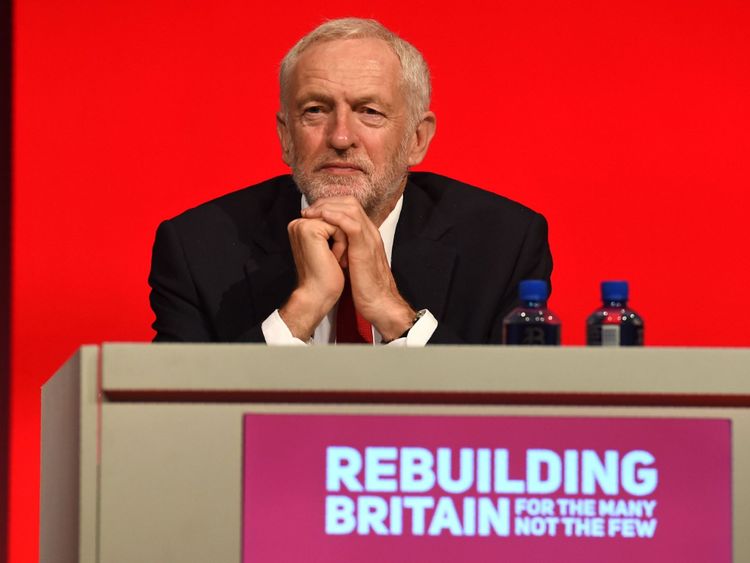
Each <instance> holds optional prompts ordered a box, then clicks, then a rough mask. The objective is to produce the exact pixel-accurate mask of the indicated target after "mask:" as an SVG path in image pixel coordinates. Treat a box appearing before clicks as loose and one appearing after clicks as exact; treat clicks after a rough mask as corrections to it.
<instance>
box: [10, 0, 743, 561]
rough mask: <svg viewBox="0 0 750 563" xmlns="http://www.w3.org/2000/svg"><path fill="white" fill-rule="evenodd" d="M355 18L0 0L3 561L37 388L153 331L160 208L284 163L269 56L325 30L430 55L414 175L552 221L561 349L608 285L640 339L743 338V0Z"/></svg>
mask: <svg viewBox="0 0 750 563" xmlns="http://www.w3.org/2000/svg"><path fill="white" fill-rule="evenodd" d="M349 6H350V3H349V2H343V1H340V0H332V1H330V2H327V3H326V4H325V8H324V9H319V8H317V7H315V8H311V7H310V5H308V4H304V3H301V2H299V3H297V2H292V3H288V2H257V3H255V2H248V1H247V0H224V1H222V2H210V3H209V2H203V1H196V0H149V1H146V0H111V1H108V2H100V1H95V0H73V1H71V0H16V7H15V9H16V20H15V33H16V44H15V47H16V50H15V80H16V83H15V104H16V108H15V116H14V119H15V157H14V166H15V179H14V207H13V214H14V231H13V237H14V238H13V251H14V259H13V279H12V284H13V286H12V287H13V291H14V301H13V315H14V316H13V327H12V328H13V342H12V351H13V366H12V374H13V379H12V411H11V418H12V429H11V440H12V444H11V468H10V470H11V524H10V542H11V543H10V561H11V562H12V563H27V562H29V561H34V560H36V558H37V521H38V478H39V473H38V463H39V455H38V450H39V438H38V436H39V388H40V386H41V384H42V383H43V382H44V381H45V380H46V379H47V378H48V377H49V376H50V375H51V374H52V373H53V371H54V370H55V369H56V368H57V367H58V366H59V365H60V364H62V363H63V362H64V361H65V359H66V358H67V357H68V356H69V355H70V354H71V353H73V351H74V350H75V349H76V348H77V347H78V346H79V345H81V344H83V343H90V342H101V341H105V340H119V341H123V340H125V341H133V340H135V341H141V340H149V339H150V338H151V335H152V332H151V330H150V328H149V325H150V322H151V320H152V316H151V313H150V311H149V309H148V304H147V298H148V287H147V285H146V277H147V274H148V268H149V257H150V246H151V243H152V240H153V233H154V230H155V228H156V226H157V224H158V222H159V221H160V220H161V219H163V218H166V217H169V216H172V215H174V214H177V213H178V212H180V211H182V210H184V209H185V208H187V207H189V206H192V205H195V204H197V203H199V202H202V201H204V200H207V199H209V198H211V197H214V196H217V195H219V194H221V193H224V192H227V191H230V190H234V189H237V188H240V187H242V186H245V185H248V184H250V183H253V182H256V181H260V180H262V179H264V178H267V177H269V176H271V175H275V174H278V173H283V172H285V171H286V170H285V167H284V166H283V164H282V162H281V159H280V152H279V149H278V146H277V140H276V137H275V129H274V112H275V110H276V108H277V102H276V99H277V94H278V92H277V87H276V69H277V64H278V61H279V59H280V58H281V57H282V55H283V54H284V52H285V51H286V49H287V48H288V47H289V46H290V45H291V44H292V43H293V42H294V40H295V39H296V38H298V37H299V36H300V35H301V34H303V33H304V32H306V31H307V30H309V29H310V28H312V27H313V26H314V25H316V24H317V23H319V22H320V21H321V20H322V19H323V18H326V17H338V16H343V15H359V16H365V17H376V18H378V19H380V20H381V21H383V23H385V24H386V25H388V26H390V27H391V28H392V29H394V30H396V31H398V32H400V33H401V34H402V35H403V36H404V37H405V38H407V39H409V40H411V41H412V42H413V43H415V44H416V45H417V46H419V47H420V48H421V49H422V51H423V52H424V54H425V56H426V58H427V59H428V61H429V62H430V64H431V67H432V71H433V75H434V91H435V95H434V103H433V108H434V110H435V111H436V113H437V115H438V134H437V137H436V139H435V142H434V144H433V146H432V148H431V151H430V154H429V155H428V157H427V160H426V161H425V163H424V164H423V166H422V167H421V168H422V169H430V170H433V171H436V172H440V173H443V174H447V175H451V176H455V177H458V178H460V179H462V180H464V181H467V182H470V183H474V184H477V185H479V186H482V187H485V188H487V189H490V190H492V191H497V192H499V193H503V194H505V195H507V196H510V197H512V198H514V199H517V200H519V201H521V202H523V203H525V204H527V205H529V206H531V207H533V208H535V209H537V210H539V211H541V212H543V213H544V214H545V215H546V216H547V218H548V219H549V222H550V228H551V244H552V250H553V254H554V257H555V273H554V277H553V284H554V295H553V298H552V300H551V303H550V304H551V307H552V308H553V309H554V310H556V312H557V313H558V314H559V315H560V316H561V317H562V319H563V322H564V326H563V340H564V343H566V344H581V343H582V341H583V325H584V319H585V317H586V315H587V313H588V312H589V311H590V310H592V309H593V308H594V307H595V306H597V304H598V282H599V281H600V280H602V279H607V278H625V279H628V280H630V282H631V294H632V305H633V307H634V308H636V309H637V310H638V311H639V312H641V313H642V315H643V316H644V317H645V319H646V340H647V343H648V344H650V345H688V346H696V345H699V346H704V345H705V346H738V345H739V346H748V345H750V332H748V330H747V328H746V325H747V321H746V320H745V317H744V313H743V303H744V289H745V287H746V286H747V275H748V269H749V268H748V258H747V246H748V244H747V243H748V241H749V239H750V237H748V234H747V229H746V224H745V221H746V215H747V212H748V203H749V202H750V195H748V192H747V188H748V186H749V185H750V162H749V161H748V155H749V154H750V142H749V140H748V136H749V135H750V133H749V132H750V110H749V108H748V100H750V64H748V60H750V33H748V29H750V3H748V2H746V1H744V0H735V1H732V0H700V1H685V0H679V1H678V0H639V1H635V2H625V3H622V2H620V3H611V2H584V1H579V2H575V1H574V2H557V1H555V0H532V1H528V0H524V1H522V2H521V1H516V2H506V3H499V4H498V3H497V2H496V1H495V0H493V1H485V2H474V3H472V4H471V6H470V8H469V9H465V10H457V9H456V5H455V3H451V4H449V5H446V6H444V7H443V6H442V5H439V4H432V5H430V4H429V3H427V2H413V3H405V2H403V1H398V2H397V1H393V0H386V1H381V2H379V3H378V4H377V8H372V9H365V10H361V11H358V12H356V13H355V14H352V12H351V9H350V7H349ZM467 8H468V5H467Z"/></svg>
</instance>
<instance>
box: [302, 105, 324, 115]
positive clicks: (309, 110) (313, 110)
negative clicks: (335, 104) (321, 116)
mask: <svg viewBox="0 0 750 563" xmlns="http://www.w3.org/2000/svg"><path fill="white" fill-rule="evenodd" d="M322 112H323V108H322V107H320V106H312V107H309V108H305V110H304V113H306V114H316V113H322Z"/></svg>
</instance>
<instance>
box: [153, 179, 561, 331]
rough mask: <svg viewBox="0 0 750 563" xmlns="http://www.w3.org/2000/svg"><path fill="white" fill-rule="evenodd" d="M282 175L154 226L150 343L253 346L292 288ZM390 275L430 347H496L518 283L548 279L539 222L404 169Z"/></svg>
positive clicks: (509, 205)
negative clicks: (428, 327)
mask: <svg viewBox="0 0 750 563" xmlns="http://www.w3.org/2000/svg"><path fill="white" fill-rule="evenodd" d="M299 216H300V193H299V191H298V190H297V188H296V186H295V184H294V182H293V181H292V178H291V177H290V176H280V177H278V178H274V179H272V180H268V181H267V182H263V183H262V184H258V185H256V186H252V187H249V188H245V189H243V190H240V191H237V192H234V193H230V194H228V195H225V196H223V197H220V198H218V199H215V200H213V201H210V202H208V203H205V204H203V205H201V206H199V207H196V208H194V209H191V210H189V211H186V212H185V213H183V214H182V215H179V216H178V217H175V218H174V219H171V220H169V221H165V222H164V223H162V224H161V225H160V226H159V229H158V231H157V233H156V241H155V243H154V249H153V260H152V265H151V275H150V276H149V283H150V285H151V288H152V290H151V307H152V308H153V310H154V312H155V313H156V321H155V322H154V324H153V327H154V329H155V330H156V338H155V340H156V341H186V342H209V341H214V342H263V341H264V339H263V334H262V331H261V328H260V325H261V323H262V322H263V321H264V320H265V319H266V317H268V315H270V314H271V313H272V312H273V310H274V309H277V308H279V307H280V306H281V305H282V304H283V303H284V301H285V300H286V299H287V298H288V297H289V295H290V293H291V292H292V290H293V289H294V287H295V282H296V274H295V269H294V261H293V259H292V254H291V248H290V245H289V239H288V236H287V224H288V223H289V222H290V221H291V220H292V219H294V218H296V217H299ZM391 270H392V271H393V275H394V278H395V279H396V283H397V285H398V288H399V291H400V292H401V294H402V295H403V296H404V298H405V299H406V300H407V301H408V302H409V303H410V304H411V305H412V307H414V309H423V308H426V309H429V310H430V311H431V312H432V314H433V315H434V316H435V318H437V320H438V323H439V325H438V328H437V330H436V331H435V333H434V334H433V336H432V338H431V339H430V343H470V344H481V343H491V344H495V343H500V342H501V338H502V319H503V317H504V316H505V315H506V314H507V313H508V312H509V311H510V310H511V309H512V308H513V307H514V306H515V304H516V301H517V287H518V282H520V281H521V280H523V279H545V280H547V281H548V282H549V277H550V274H551V272H552V257H551V255H550V250H549V245H548V242H547V223H546V221H545V219H544V217H542V216H541V215H539V214H538V213H535V212H534V211H532V210H530V209H528V208H526V207H523V206H522V205H520V204H518V203H515V202H512V201H510V200H508V199H506V198H504V197H501V196H498V195H495V194H492V193H490V192H486V191H483V190H480V189H477V188H474V187H471V186H468V185H466V184H462V183H460V182H457V181H455V180H451V179H450V178H446V177H444V176H438V175H436V174H430V173H425V172H417V173H412V174H410V176H409V182H408V184H407V186H406V190H405V192H404V203H403V207H402V210H401V216H400V218H399V221H398V226H397V228H396V236H395V239H394V243H393V255H392V264H391Z"/></svg>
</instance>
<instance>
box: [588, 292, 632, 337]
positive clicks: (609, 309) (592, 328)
mask: <svg viewBox="0 0 750 563" xmlns="http://www.w3.org/2000/svg"><path fill="white" fill-rule="evenodd" d="M586 344H587V345H589V346H643V319H642V318H641V317H640V315H639V314H638V313H636V312H635V311H633V310H632V309H630V308H629V307H628V282H626V281H605V282H602V306H601V307H600V308H599V309H597V310H596V311H594V312H593V313H592V314H591V316H589V318H588V319H587V320H586Z"/></svg>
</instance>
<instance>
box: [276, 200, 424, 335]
mask: <svg viewBox="0 0 750 563" xmlns="http://www.w3.org/2000/svg"><path fill="white" fill-rule="evenodd" d="M288 232H289V241H290V243H291V246H292V254H293V256H294V263H295V266H296V267H297V287H296V288H295V289H294V291H293V292H292V294H291V296H290V297H289V300H288V301H287V302H286V303H285V304H284V305H283V306H282V307H281V308H280V309H279V314H280V315H281V318H282V319H283V320H284V322H285V323H286V325H287V326H288V327H289V329H290V331H291V332H292V334H293V335H294V336H296V337H297V338H300V339H302V340H307V339H309V338H310V336H311V335H312V333H313V332H314V330H315V327H317V326H318V324H320V321H321V320H322V319H323V318H324V317H325V316H326V315H327V314H328V312H329V311H330V310H331V309H332V308H333V307H334V305H335V304H336V302H337V301H338V299H339V297H340V296H341V292H342V291H343V289H344V276H345V272H348V275H349V282H350V284H351V289H352V300H353V301H354V307H355V308H356V309H357V311H358V312H359V314H360V315H362V316H363V317H364V318H365V319H367V320H368V321H369V322H370V323H371V324H372V325H373V326H374V327H375V328H376V329H377V330H378V332H379V333H380V334H381V335H382V336H383V340H385V341H389V340H393V339H395V338H398V337H399V336H400V335H401V334H403V333H404V332H405V331H406V330H408V329H409V327H410V326H411V323H412V320H413V319H414V315H415V312H414V309H412V308H411V306H410V305H409V304H408V303H407V302H406V301H405V300H404V299H403V297H401V295H400V294H399V292H398V289H397V287H396V282H395V280H394V279H393V274H392V273H391V269H390V266H389V264H388V259H387V257H386V254H385V248H384V247H383V240H382V239H381V237H380V232H379V231H378V228H377V227H376V226H375V225H374V224H373V222H372V221H371V220H370V218H369V217H368V216H367V214H366V213H365V211H364V209H362V206H361V205H360V204H359V202H358V201H357V200H356V199H355V198H353V197H331V198H323V199H320V200H318V201H316V202H315V203H314V204H312V205H311V206H310V207H308V208H306V209H304V210H303V211H302V218H300V219H295V220H294V221H292V222H291V223H289V226H288Z"/></svg>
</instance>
